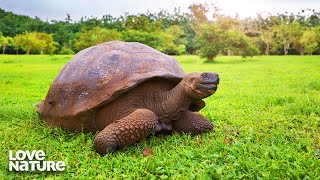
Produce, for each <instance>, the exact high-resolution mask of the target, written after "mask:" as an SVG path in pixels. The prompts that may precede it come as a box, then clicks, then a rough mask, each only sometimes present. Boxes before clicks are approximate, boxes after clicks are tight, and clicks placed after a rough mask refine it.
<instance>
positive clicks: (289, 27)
mask: <svg viewBox="0 0 320 180" xmlns="http://www.w3.org/2000/svg"><path fill="white" fill-rule="evenodd" d="M189 10H190V12H189V13H182V12H181V11H180V9H179V8H175V10H174V12H168V11H166V10H162V11H160V12H156V13H150V12H146V13H143V14H137V15H132V14H128V13H125V14H124V15H120V16H119V17H113V16H111V15H109V14H106V15H103V16H102V17H101V18H96V17H82V18H81V19H80V20H79V21H74V20H72V15H70V14H67V17H66V18H65V20H63V21H56V20H53V21H51V22H45V21H42V20H41V19H39V18H38V17H34V18H31V17H28V16H22V15H16V14H13V13H11V12H6V11H4V10H2V9H0V32H2V34H3V36H5V37H11V38H14V37H15V36H18V35H19V34H25V33H30V32H41V33H46V34H52V35H53V40H54V41H55V42H57V43H55V45H54V47H56V48H57V50H54V53H59V52H63V51H64V50H65V49H66V48H67V49H70V50H72V51H74V52H78V51H79V50H81V49H82V48H85V47H88V45H86V44H85V43H83V42H78V39H79V37H80V35H81V34H83V35H84V34H85V33H86V32H93V31H96V28H100V29H106V30H108V31H110V32H111V31H117V32H118V33H119V38H116V39H120V38H121V37H120V36H121V35H122V34H124V35H125V39H128V41H129V40H130V41H131V39H132V40H135V41H139V42H146V41H145V40H143V39H144V38H143V37H146V38H147V39H150V38H151V39H153V41H154V39H159V41H161V42H158V43H156V42H152V43H150V44H152V45H153V46H152V47H156V48H157V49H159V50H161V51H163V52H164V53H169V54H179V53H181V52H184V51H183V50H182V51H180V50H179V46H180V48H181V47H183V46H182V45H184V46H185V50H186V51H185V53H189V54H195V53H196V52H201V50H200V47H201V45H200V46H199V42H197V39H198V38H196V36H199V31H197V28H199V26H201V25H203V24H206V23H208V22H210V23H217V24H219V28H221V29H223V30H224V31H223V32H221V33H226V34H229V33H230V32H231V34H232V33H233V32H236V33H237V34H242V35H245V36H247V37H249V38H250V42H252V43H251V44H250V43H249V44H248V46H250V47H248V48H249V49H251V50H253V49H259V51H260V52H259V53H260V54H275V55H280V54H298V53H299V54H301V55H303V54H305V46H306V42H307V41H306V38H307V37H306V36H307V35H304V37H303V39H304V40H302V39H301V38H302V36H303V34H305V31H309V30H310V29H319V27H320V23H319V22H320V21H319V19H320V12H318V11H316V10H315V9H306V10H301V12H298V13H296V14H294V13H288V12H285V13H283V14H277V15H271V14H258V17H257V18H254V19H253V18H246V19H240V18H239V17H230V16H226V15H224V14H222V13H221V11H220V9H219V8H218V7H216V6H209V5H207V4H193V5H191V6H190V7H189ZM137 32H138V33H137ZM139 32H144V33H147V34H142V33H139ZM316 32H318V31H316ZM148 33H149V34H148ZM132 34H137V35H138V36H139V37H137V38H135V37H131V35H132ZM91 35H92V34H91ZM155 35H159V36H160V37H154V36H155ZM242 35H241V36H242ZM169 36H172V37H170V38H169ZM241 36H238V37H241ZM18 39H19V37H18ZM83 39H85V38H83ZM93 39H94V38H93ZM107 39H108V38H107ZM112 39H113V38H112ZM137 39H138V40H137ZM169 39H170V40H169ZM171 39H173V40H172V41H173V44H172V41H171ZM243 39H247V38H243ZM317 39H320V38H317ZM93 41H96V42H92V40H90V43H89V44H96V43H97V42H98V41H97V40H93ZM227 41H229V42H227V45H228V46H229V48H228V50H226V52H224V51H225V50H223V49H224V48H223V49H220V50H219V51H221V53H223V54H226V53H227V52H228V54H236V55H240V54H241V53H243V52H244V51H243V50H244V49H243V50H240V49H237V46H233V45H232V44H234V43H235V42H232V41H230V38H229V40H227ZM101 42H102V40H101ZM166 42H167V43H168V44H164V43H166ZM302 42H304V44H302ZM229 43H231V44H229ZM40 44H41V43H40ZM211 44H212V43H211ZM245 44H246V43H245ZM317 44H318V45H317V48H316V50H315V51H314V52H313V54H320V48H319V46H320V42H319V40H317ZM253 46H255V47H256V48H254V47H253ZM314 46H316V43H312V45H311V46H310V45H308V48H309V49H308V51H311V49H314ZM62 48H64V50H63V51H62ZM210 48H211V47H210ZM310 48H311V49H310ZM4 49H5V53H8V54H10V53H14V51H16V52H17V53H18V52H20V53H23V51H22V50H21V49H20V47H19V45H15V43H14V42H13V43H11V45H7V46H5V47H4ZM214 49H219V48H218V47H216V48H214ZM2 50H3V48H2ZM207 50H208V49H207ZM247 50H248V49H247ZM254 51H255V50H253V51H251V53H253V52H254ZM25 52H27V51H25ZM70 52H71V51H70ZM33 53H41V50H35V51H33ZM46 53H49V52H46ZM247 53H249V51H247ZM213 54H216V52H213ZM253 54H255V53H253ZM308 54H310V52H308ZM211 57H213V56H211Z"/></svg>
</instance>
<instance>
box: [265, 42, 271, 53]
mask: <svg viewBox="0 0 320 180" xmlns="http://www.w3.org/2000/svg"><path fill="white" fill-rule="evenodd" d="M265 53H266V55H269V53H270V45H269V44H267V48H266V51H265Z"/></svg>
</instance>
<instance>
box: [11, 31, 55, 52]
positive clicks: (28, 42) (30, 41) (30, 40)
mask: <svg viewBox="0 0 320 180" xmlns="http://www.w3.org/2000/svg"><path fill="white" fill-rule="evenodd" d="M13 44H14V47H15V49H16V50H17V51H18V50H19V49H20V48H21V49H22V50H24V51H25V52H26V53H27V54H30V53H31V52H34V53H37V52H38V53H40V54H44V53H49V54H52V53H53V52H54V51H55V50H56V46H57V42H55V41H54V40H53V37H52V34H46V33H39V32H31V33H24V34H19V35H17V36H16V37H15V38H14V43H13Z"/></svg>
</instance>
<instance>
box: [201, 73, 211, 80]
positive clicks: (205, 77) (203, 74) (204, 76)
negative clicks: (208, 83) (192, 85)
mask: <svg viewBox="0 0 320 180" xmlns="http://www.w3.org/2000/svg"><path fill="white" fill-rule="evenodd" d="M201 77H202V78H203V79H204V80H208V79H209V78H210V75H209V74H208V73H202V74H201Z"/></svg>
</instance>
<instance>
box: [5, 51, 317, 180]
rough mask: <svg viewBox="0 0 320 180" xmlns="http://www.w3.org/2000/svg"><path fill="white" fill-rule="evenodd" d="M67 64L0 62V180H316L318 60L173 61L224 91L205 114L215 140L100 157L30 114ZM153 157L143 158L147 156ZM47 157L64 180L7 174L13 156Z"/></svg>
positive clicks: (186, 140)
mask: <svg viewBox="0 0 320 180" xmlns="http://www.w3.org/2000/svg"><path fill="white" fill-rule="evenodd" d="M70 58H71V56H40V55H38V56H37V55H34V56H14V55H13V56H9V55H0V92H1V96H0V143H1V144H0V147H1V148H0V149H1V153H2V154H1V156H0V179H4V178H7V179H17V178H25V179H31V178H45V177H48V178H54V179H60V178H61V179H67V178H70V179H71V178H74V179H78V178H82V179H87V178H90V177H91V178H92V179H100V178H101V179H103V178H106V177H107V178H114V179H118V178H119V179H121V178H130V179H136V178H145V179H159V178H161V179H167V178H168V179H204V178H207V179H213V178H218V179H220V178H232V179H234V178H250V179H258V178H263V179H268V178H270V179H283V178H288V179H304V178H306V179H308V178H310V179H316V178H319V177H320V134H319V131H320V57H319V56H281V57H280V56H262V57H254V58H252V59H250V58H249V59H242V58H240V57H218V58H217V60H216V62H215V63H212V64H204V63H202V62H201V60H199V58H198V57H196V56H179V57H177V58H178V60H179V61H180V62H181V65H182V66H183V68H184V69H185V71H187V72H192V71H215V72H218V73H219V75H220V78H221V84H220V86H219V88H218V91H217V93H216V94H215V95H213V96H211V97H209V98H207V99H206V103H207V106H206V108H205V109H204V110H202V111H201V112H202V114H204V115H205V116H206V117H207V118H209V119H210V120H211V121H212V122H214V124H215V125H216V128H215V132H210V133H206V134H202V135H197V136H190V135H187V134H184V135H179V134H173V135H171V136H151V137H149V138H147V139H145V140H142V141H139V142H138V143H136V144H134V145H132V146H130V147H129V148H127V149H124V150H121V151H118V152H116V153H114V154H107V155H106V156H104V157H101V156H100V155H98V154H97V153H95V151H94V149H93V139H94V134H83V133H80V134H75V133H68V132H67V131H64V130H61V129H59V128H56V129H54V128H50V127H48V126H47V125H46V124H45V123H43V122H42V121H41V120H40V119H39V117H38V115H37V114H36V108H35V105H36V104H37V103H38V102H39V101H40V100H42V99H44V98H45V96H46V93H47V91H48V88H49V87H50V85H51V83H52V82H53V80H54V78H55V77H56V76H57V74H58V73H59V70H60V69H61V68H62V67H63V65H64V64H65V63H66V62H67V61H68V60H69V59H70ZM146 146H147V147H149V148H151V149H152V151H153V153H154V154H155V155H154V156H148V157H143V156H142V150H143V149H144V148H145V147H146ZM40 149H42V150H44V151H45V152H46V160H47V161H49V160H50V161H59V160H62V161H65V162H66V164H67V168H66V170H65V171H64V172H57V173H56V172H49V173H48V172H9V171H8V156H9V150H13V151H17V150H40Z"/></svg>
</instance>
